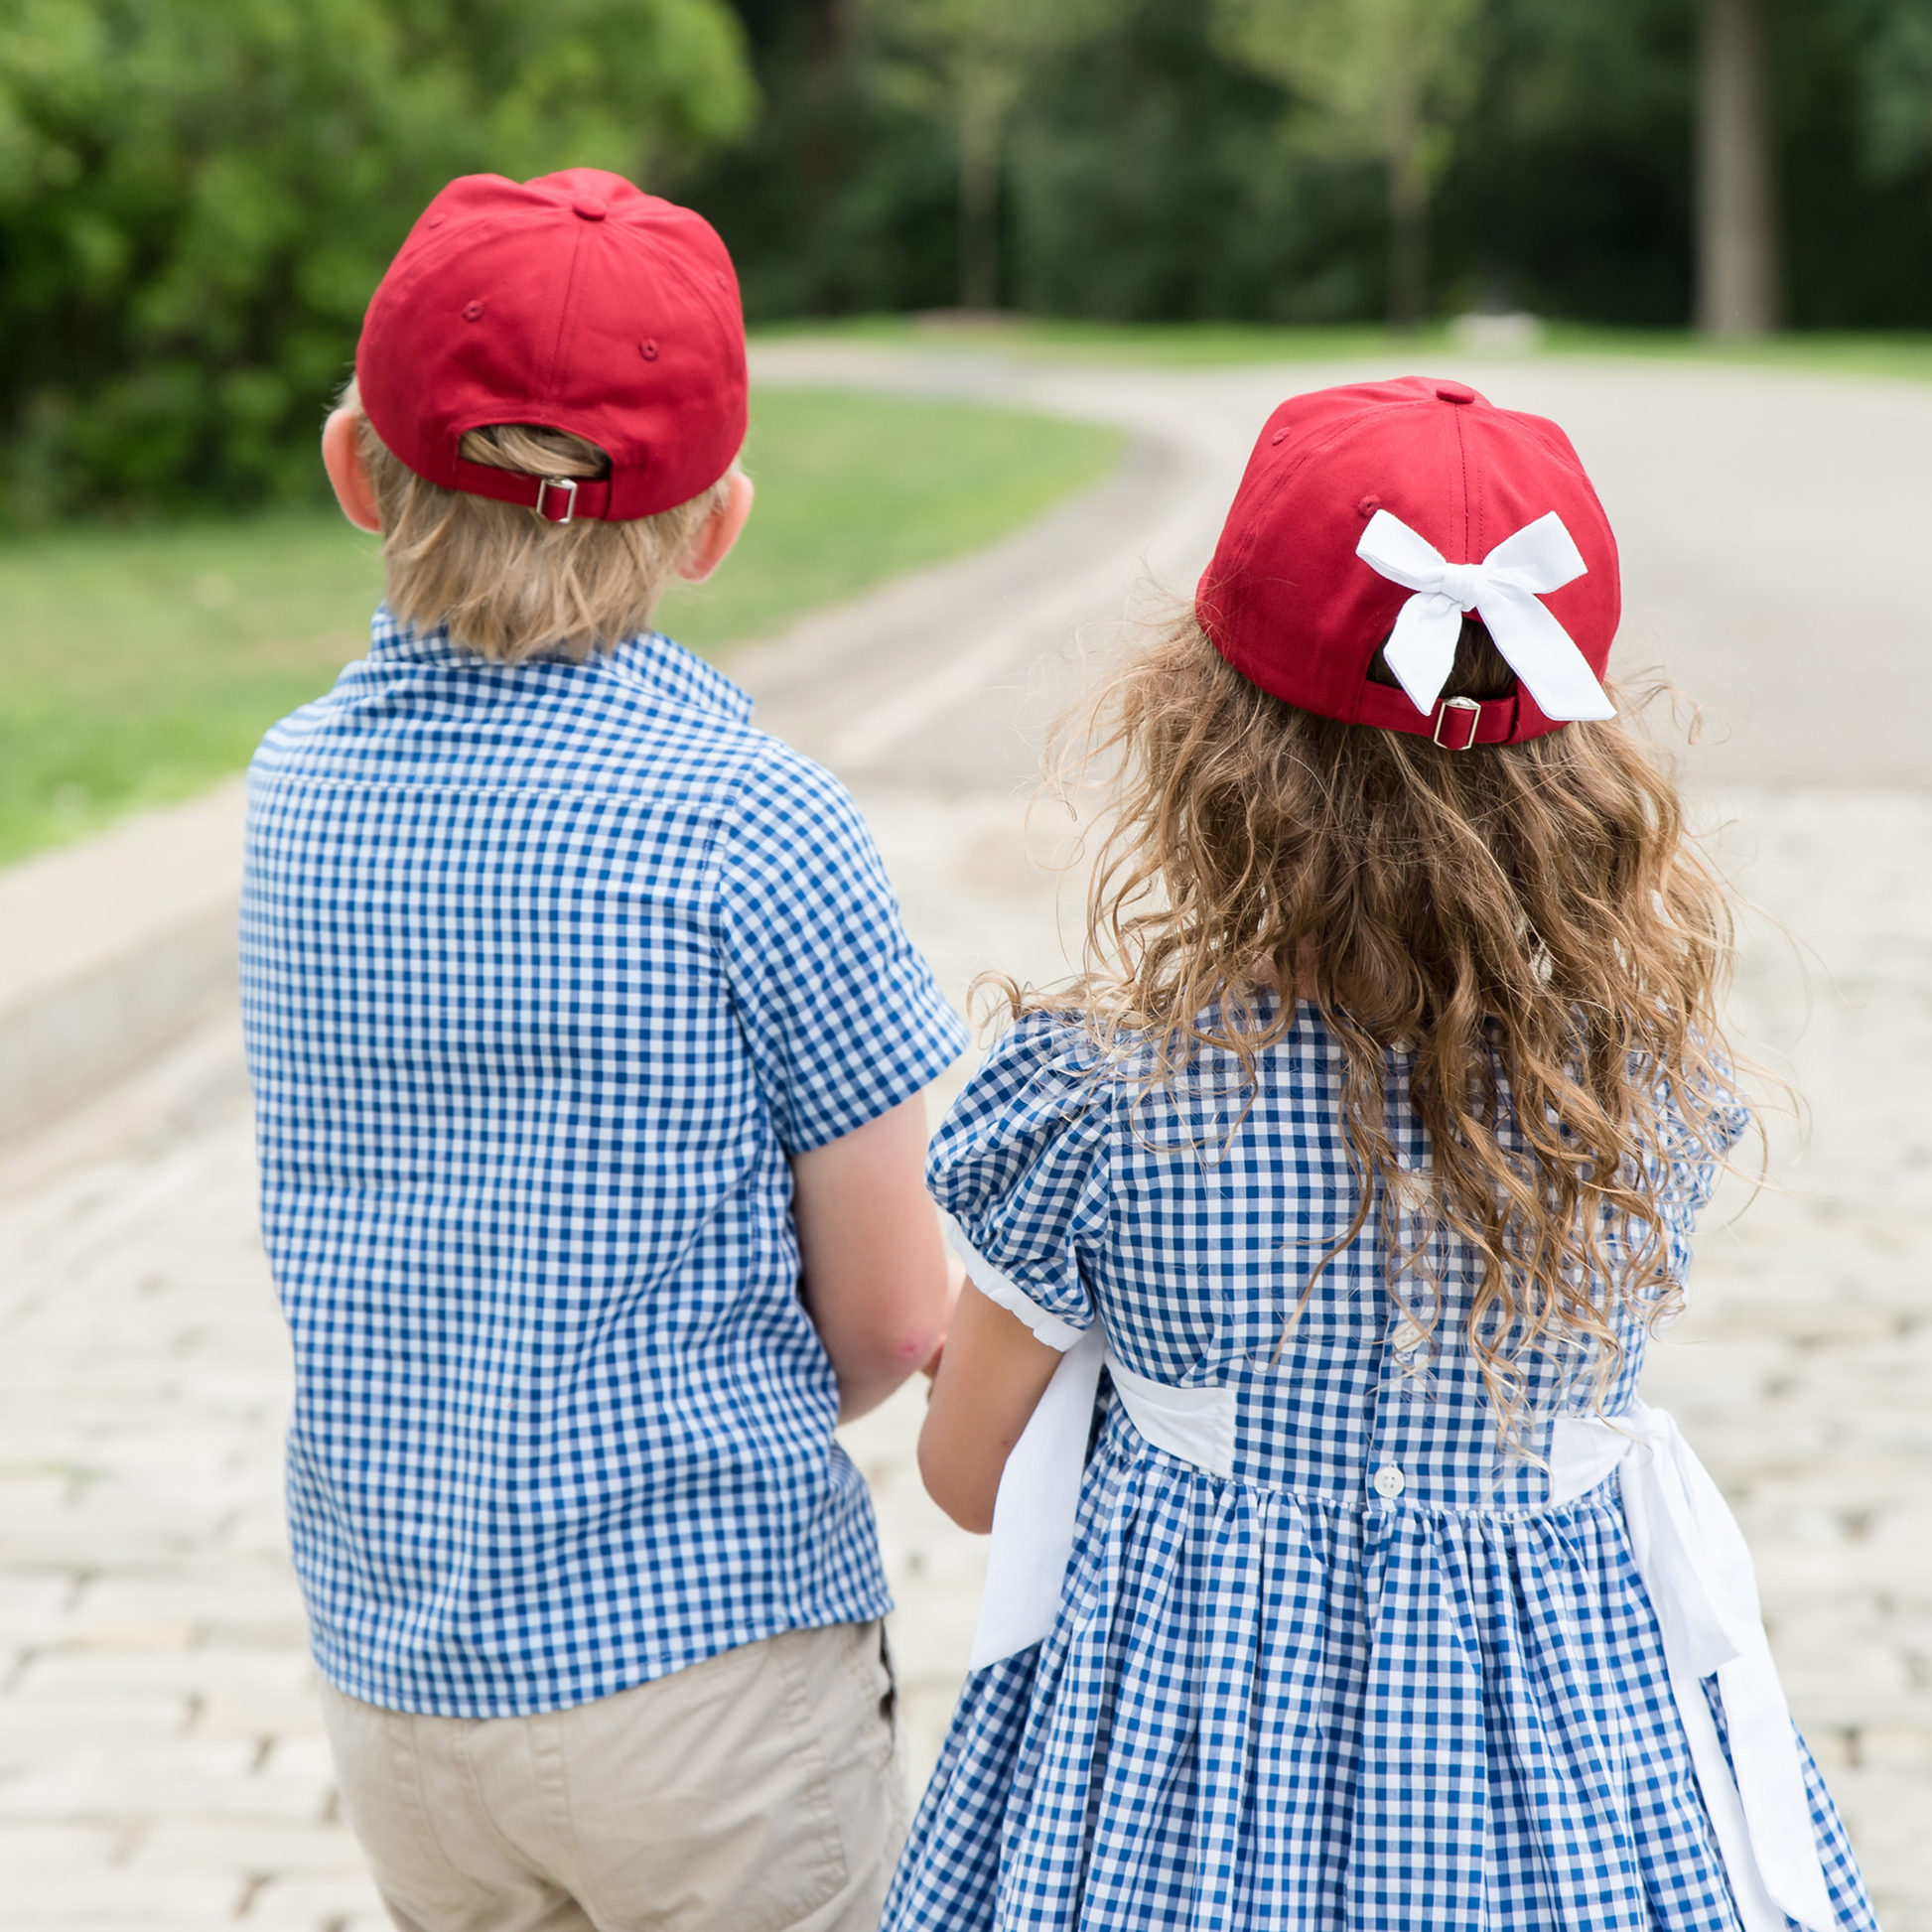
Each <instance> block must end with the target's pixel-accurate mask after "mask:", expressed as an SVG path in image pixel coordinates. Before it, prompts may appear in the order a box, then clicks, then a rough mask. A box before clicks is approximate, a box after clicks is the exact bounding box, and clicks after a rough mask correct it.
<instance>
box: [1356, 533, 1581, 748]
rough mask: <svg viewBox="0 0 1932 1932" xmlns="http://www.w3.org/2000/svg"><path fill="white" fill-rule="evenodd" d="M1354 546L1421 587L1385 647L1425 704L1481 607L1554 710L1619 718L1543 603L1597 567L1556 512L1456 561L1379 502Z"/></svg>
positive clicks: (1513, 661) (1545, 706)
mask: <svg viewBox="0 0 1932 1932" xmlns="http://www.w3.org/2000/svg"><path fill="white" fill-rule="evenodd" d="M1355 554H1356V556H1358V557H1359V558H1361V560H1362V561H1363V563H1365V564H1367V565H1368V566H1369V568H1370V569H1371V570H1374V571H1377V572H1379V573H1380V574H1381V575H1382V576H1384V577H1386V578H1388V579H1389V581H1390V582H1391V583H1395V584H1401V585H1403V586H1405V587H1406V588H1407V589H1409V590H1412V591H1414V592H1415V593H1416V595H1415V596H1414V597H1412V598H1411V599H1410V600H1409V601H1408V603H1406V604H1405V605H1404V606H1403V607H1402V610H1401V612H1400V613H1399V614H1398V616H1397V618H1396V621H1395V629H1394V631H1393V632H1392V633H1391V634H1390V637H1389V641H1388V643H1387V644H1386V645H1385V646H1384V648H1383V653H1382V654H1383V656H1384V657H1386V658H1387V659H1388V663H1389V669H1390V670H1392V671H1393V672H1394V673H1395V674H1396V676H1397V677H1398V678H1399V679H1400V680H1401V681H1402V688H1403V689H1404V690H1405V691H1406V692H1408V694H1409V698H1410V701H1411V702H1412V703H1413V704H1414V705H1415V707H1416V709H1417V710H1418V711H1420V712H1423V713H1425V714H1427V713H1429V712H1431V711H1433V710H1435V708H1436V700H1437V699H1438V698H1439V697H1441V695H1442V691H1443V686H1444V684H1446V683H1447V682H1448V680H1449V669H1450V666H1451V665H1452V664H1453V663H1454V662H1455V643H1456V639H1457V637H1459V636H1460V635H1461V630H1462V613H1463V612H1464V611H1473V612H1474V613H1475V614H1476V616H1477V617H1479V618H1480V619H1481V620H1482V621H1483V622H1484V624H1486V625H1487V626H1488V630H1489V634H1490V636H1491V637H1493V638H1494V639H1495V642H1496V648H1497V649H1498V650H1499V651H1501V652H1502V654H1503V656H1504V658H1505V659H1506V660H1507V661H1508V664H1509V667H1510V669H1511V670H1513V671H1514V672H1515V673H1516V675H1517V676H1518V677H1519V678H1521V679H1522V680H1523V683H1524V686H1525V687H1526V688H1527V690H1528V691H1529V694H1530V696H1531V697H1533V698H1534V699H1535V700H1536V702H1537V704H1538V706H1539V707H1540V708H1541V710H1542V712H1543V715H1544V716H1545V717H1546V718H1556V719H1564V720H1569V719H1573V718H1614V717H1615V716H1616V707H1615V706H1614V705H1612V704H1611V703H1610V701H1609V699H1608V698H1607V697H1605V696H1604V694H1603V687H1602V686H1601V685H1600V684H1598V683H1597V681H1596V676H1595V673H1594V672H1592V671H1591V670H1590V668H1589V665H1588V664H1587V662H1586V661H1585V658H1584V654H1583V652H1582V651H1580V650H1579V649H1578V648H1577V643H1576V639H1575V638H1573V637H1572V636H1571V634H1570V633H1569V631H1567V630H1566V629H1565V628H1564V627H1563V625H1562V624H1560V623H1559V622H1558V621H1556V619H1555V618H1553V617H1552V616H1551V615H1550V613H1549V612H1548V611H1547V610H1545V609H1544V607H1543V606H1542V604H1540V603H1539V602H1538V598H1539V596H1540V595H1542V594H1544V593H1547V592H1549V591H1556V590H1561V589H1562V588H1563V587H1564V585H1566V584H1569V583H1573V582H1574V581H1575V580H1576V579H1577V578H1579V577H1581V576H1583V575H1584V573H1585V572H1586V571H1587V569H1588V568H1589V566H1588V565H1587V564H1586V563H1585V562H1584V560H1583V557H1582V555H1581V554H1580V553H1579V551H1578V549H1577V546H1576V543H1575V542H1574V541H1573V540H1572V538H1571V535H1570V532H1569V531H1568V530H1567V529H1565V528H1564V523H1563V518H1562V517H1560V516H1559V515H1558V514H1557V513H1556V511H1555V510H1551V511H1550V512H1549V513H1548V515H1545V516H1539V517H1538V518H1537V519H1536V521H1535V522H1534V523H1526V524H1524V526H1523V527H1522V528H1521V529H1520V530H1518V531H1517V532H1516V534H1515V535H1514V536H1511V537H1505V538H1504V539H1503V540H1502V542H1501V543H1499V544H1497V545H1496V547H1495V549H1493V550H1492V551H1490V553H1489V554H1488V556H1486V557H1485V558H1483V560H1482V561H1481V563H1479V564H1452V563H1449V561H1448V560H1447V559H1446V558H1445V557H1444V555H1443V553H1442V552H1441V551H1440V550H1438V549H1437V548H1436V546H1435V545H1434V544H1433V543H1431V542H1430V541H1429V540H1428V539H1427V538H1426V537H1420V536H1418V535H1417V534H1416V533H1415V531H1414V530H1412V529H1410V527H1409V526H1408V524H1406V523H1405V522H1403V520H1402V519H1401V518H1400V517H1399V516H1391V515H1390V514H1389V512H1388V511H1387V510H1377V511H1376V512H1375V514H1374V515H1373V516H1372V517H1370V518H1369V521H1368V528H1367V529H1366V530H1364V531H1363V532H1362V540H1361V542H1360V543H1358V544H1357V545H1356V546H1355Z"/></svg>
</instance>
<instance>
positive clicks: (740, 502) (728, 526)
mask: <svg viewBox="0 0 1932 1932" xmlns="http://www.w3.org/2000/svg"><path fill="white" fill-rule="evenodd" d="M755 494H757V492H756V491H755V490H754V489H753V487H752V480H751V478H750V477H748V476H747V475H746V474H745V473H744V471H742V470H738V471H734V472H733V474H732V479H731V486H730V489H729V491H728V493H727V494H726V497H725V500H724V501H723V502H722V503H720V504H719V505H718V507H717V508H716V509H715V510H713V511H712V512H711V514H710V515H709V516H707V517H706V518H705V520H704V522H703V523H702V524H700V525H699V526H698V540H697V542H696V543H694V544H693V545H692V546H691V554H690V555H689V556H688V557H686V558H685V560H684V561H683V562H682V563H681V564H679V565H678V567H677V574H678V575H679V576H680V577H685V578H689V579H690V581H691V582H692V583H694V584H702V583H703V582H704V580H705V579H706V578H707V577H709V576H710V575H711V573H712V572H713V571H714V570H716V569H717V568H718V566H719V565H720V564H722V563H723V562H724V561H725V559H726V558H727V557H728V556H729V555H730V554H731V547H732V545H733V544H735V543H736V542H737V541H738V533H739V531H740V530H742V529H744V527H745V519H746V518H747V517H748V516H750V515H751V513H752V498H753V496H754V495H755Z"/></svg>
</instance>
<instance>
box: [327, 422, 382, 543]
mask: <svg viewBox="0 0 1932 1932" xmlns="http://www.w3.org/2000/svg"><path fill="white" fill-rule="evenodd" d="M361 422H362V415H361V411H360V410H356V409H347V408H343V409H338V410H335V411H333V412H332V413H331V415H330V418H329V420H328V421H327V422H326V423H324V424H323V426H322V467H323V468H324V469H325V470H327V471H328V472H329V482H330V483H331V485H332V486H333V487H334V489H335V491H336V500H337V502H339V503H340V504H342V506H343V514H344V515H345V517H347V518H348V520H349V521H350V522H351V523H353V524H354V525H355V527H356V528H357V529H358V530H370V531H373V532H375V533H376V534H377V535H380V534H381V531H382V518H381V517H380V515H378V514H377V512H376V507H375V491H374V490H373V489H371V488H370V487H369V473H368V472H367V471H366V470H365V469H364V468H363V467H362V444H361V440H360V438H359V436H358V435H357V433H356V432H357V431H358V429H359V428H360V426H361Z"/></svg>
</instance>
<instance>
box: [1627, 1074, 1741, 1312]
mask: <svg viewBox="0 0 1932 1932" xmlns="http://www.w3.org/2000/svg"><path fill="white" fill-rule="evenodd" d="M1655 1104H1656V1110H1657V1111H1656V1118H1657V1124H1658V1145H1657V1147H1656V1149H1655V1151H1654V1152H1653V1153H1652V1154H1651V1155H1650V1156H1649V1158H1648V1159H1647V1160H1646V1161H1645V1162H1644V1167H1645V1170H1646V1173H1645V1178H1646V1182H1647V1185H1648V1187H1649V1189H1650V1193H1651V1197H1652V1198H1653V1199H1654V1200H1655V1201H1656V1203H1657V1206H1658V1210H1659V1212H1660V1214H1661V1216H1662V1218H1663V1224H1664V1234H1665V1239H1666V1240H1667V1242H1668V1244H1669V1261H1668V1272H1669V1275H1670V1279H1671V1280H1672V1281H1673V1282H1675V1283H1677V1284H1678V1286H1679V1287H1682V1286H1684V1285H1685V1283H1686V1282H1688V1280H1689V1279H1690V1272H1691V1250H1692V1239H1693V1236H1694V1235H1695V1234H1696V1232H1697V1224H1698V1219H1699V1217H1700V1215H1702V1213H1703V1212H1704V1209H1705V1208H1706V1207H1707V1206H1708V1205H1709V1204H1710V1201H1711V1196H1712V1195H1713V1194H1714V1193H1716V1192H1717V1187H1718V1180H1719V1178H1720V1174H1721V1173H1722V1169H1723V1163H1724V1161H1725V1157H1726V1156H1727V1155H1728V1154H1729V1152H1730V1150H1731V1149H1732V1148H1733V1147H1735V1146H1736V1145H1737V1143H1738V1142H1739V1141H1740V1140H1742V1139H1743V1137H1744V1135H1745V1134H1746V1133H1747V1132H1748V1131H1749V1128H1750V1124H1751V1114H1750V1108H1749V1106H1748V1105H1747V1104H1746V1102H1745V1100H1744V1098H1743V1096H1742V1094H1741V1093H1740V1092H1739V1091H1738V1089H1737V1082H1736V1077H1735V1075H1734V1074H1733V1072H1732V1070H1731V1067H1730V1064H1729V1062H1728V1060H1725V1059H1722V1058H1720V1059H1719V1060H1718V1061H1717V1062H1716V1064H1715V1065H1714V1066H1713V1067H1712V1068H1711V1069H1710V1071H1709V1072H1708V1073H1707V1074H1705V1075H1704V1076H1703V1077H1702V1079H1700V1080H1699V1081H1698V1082H1697V1083H1696V1084H1695V1085H1692V1086H1689V1087H1688V1088H1681V1087H1680V1082H1679V1081H1677V1080H1672V1081H1666V1082H1661V1083H1659V1085H1658V1087H1657V1089H1656V1094H1655Z"/></svg>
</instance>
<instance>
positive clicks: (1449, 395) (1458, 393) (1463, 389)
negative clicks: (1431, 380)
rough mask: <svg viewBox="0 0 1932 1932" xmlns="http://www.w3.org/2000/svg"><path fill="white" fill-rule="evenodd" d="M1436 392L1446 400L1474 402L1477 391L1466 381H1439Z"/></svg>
mask: <svg viewBox="0 0 1932 1932" xmlns="http://www.w3.org/2000/svg"><path fill="white" fill-rule="evenodd" d="M1436 393H1437V394H1438V395H1439V396H1441V397H1442V399H1443V400H1444V401H1445V402H1474V401H1475V399H1476V392H1475V391H1474V390H1473V389H1471V388H1470V387H1469V385H1468V384H1467V383H1466V382H1439V383H1438V384H1437V385H1436Z"/></svg>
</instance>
